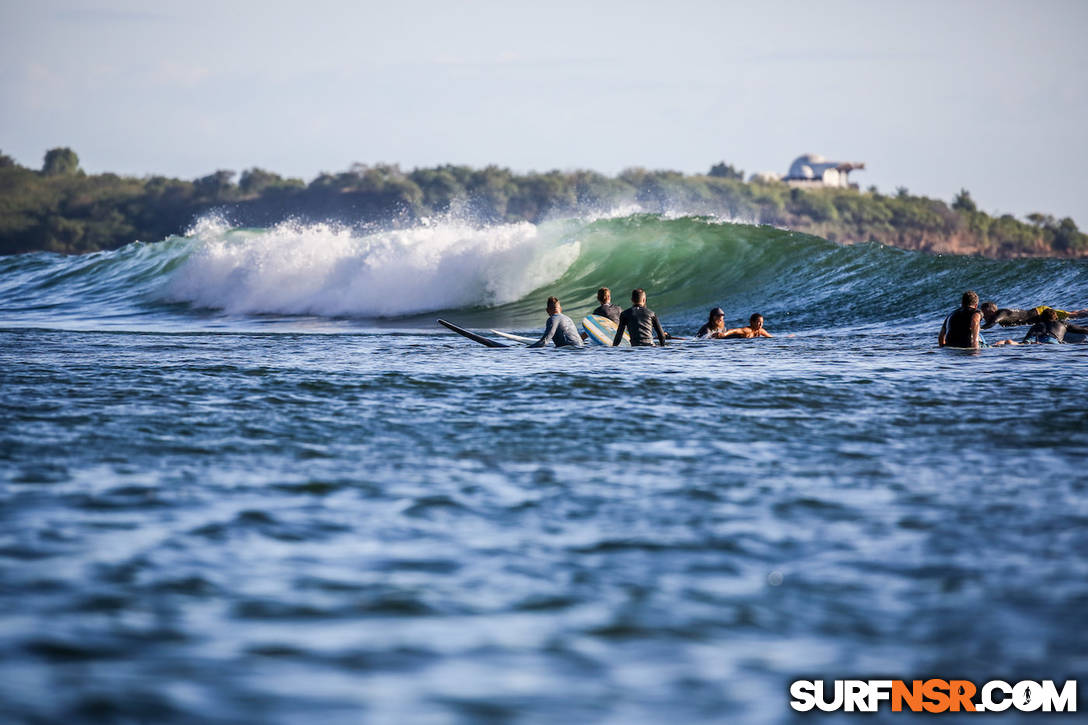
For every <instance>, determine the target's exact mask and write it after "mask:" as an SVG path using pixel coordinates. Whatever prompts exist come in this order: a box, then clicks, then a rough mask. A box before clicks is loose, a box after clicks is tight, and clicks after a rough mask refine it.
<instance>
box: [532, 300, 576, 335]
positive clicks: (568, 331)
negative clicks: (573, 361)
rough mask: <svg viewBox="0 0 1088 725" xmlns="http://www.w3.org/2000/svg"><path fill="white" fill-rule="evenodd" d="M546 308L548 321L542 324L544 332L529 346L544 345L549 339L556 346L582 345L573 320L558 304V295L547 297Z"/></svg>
mask: <svg viewBox="0 0 1088 725" xmlns="http://www.w3.org/2000/svg"><path fill="white" fill-rule="evenodd" d="M547 310H548V321H547V322H546V323H545V324H544V334H543V335H541V336H540V339H539V340H537V341H536V342H534V343H533V344H532V345H529V347H544V346H545V345H547V344H548V341H549V340H552V341H554V342H555V346H556V347H567V346H568V345H570V346H572V347H582V336H581V335H579V334H578V328H577V327H575V326H574V320H572V319H570V318H569V317H567V316H566V315H564V314H563V306H562V305H561V304H559V298H558V297H549V298H548V307H547Z"/></svg>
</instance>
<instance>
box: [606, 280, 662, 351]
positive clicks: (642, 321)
mask: <svg viewBox="0 0 1088 725" xmlns="http://www.w3.org/2000/svg"><path fill="white" fill-rule="evenodd" d="M616 325H617V329H616V338H615V339H614V340H613V341H612V347H618V346H619V344H620V343H621V342H623V333H624V331H625V330H626V331H628V332H630V334H631V347H640V346H642V347H644V346H648V345H649V346H652V345H653V344H654V337H653V336H654V334H656V335H657V340H658V342H659V343H660V345H661V346H662V347H664V346H665V330H663V329H662V328H661V321H660V320H658V319H657V315H656V314H654V312H653V310H651V309H650V308H649V307H647V306H646V290H644V289H642V288H639V289H637V290H634V291H632V292H631V306H630V307H628V308H627V309H626V310H624V311H623V312H622V313H620V321H619V322H617V323H616Z"/></svg>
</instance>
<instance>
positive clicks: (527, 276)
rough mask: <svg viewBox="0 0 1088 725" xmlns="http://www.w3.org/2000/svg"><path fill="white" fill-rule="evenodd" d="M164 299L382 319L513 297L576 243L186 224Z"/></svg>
mask: <svg viewBox="0 0 1088 725" xmlns="http://www.w3.org/2000/svg"><path fill="white" fill-rule="evenodd" d="M192 233H193V234H194V237H195V249H194V251H193V252H192V254H191V255H190V256H189V258H188V259H187V260H186V261H185V263H184V264H182V265H181V266H180V267H179V268H178V269H177V271H176V272H175V273H174V274H173V275H172V277H171V279H170V280H169V281H168V283H167V286H166V289H165V291H164V296H165V297H166V298H167V299H169V300H171V301H178V302H188V303H190V304H193V305H195V306H198V307H206V308H214V309H222V310H225V311H227V312H229V313H232V314H254V313H269V314H314V315H323V316H358V317H385V316H397V315H408V314H414V313H422V312H430V311H435V310H443V309H455V308H461V307H472V306H485V307H489V306H495V305H501V304H505V303H508V302H513V301H515V300H518V299H520V298H521V297H523V296H524V295H526V294H528V293H529V292H531V291H532V290H534V289H536V288H538V287H540V286H542V285H545V284H547V283H549V282H553V281H555V280H556V279H558V278H559V277H560V276H562V274H563V273H564V272H565V271H566V270H567V268H568V267H570V265H571V264H572V263H573V262H574V261H575V259H577V258H578V254H579V252H580V251H581V243H580V242H578V241H576V240H569V239H563V238H561V237H560V227H559V226H555V227H554V232H553V233H551V234H549V233H548V226H547V225H545V226H543V227H537V226H536V225H533V224H530V223H528V222H523V223H518V224H502V225H495V226H490V227H484V228H479V227H473V226H470V225H468V224H464V223H458V222H440V223H430V224H424V225H421V226H418V227H414V228H411V229H404V230H394V231H383V232H375V233H370V234H359V233H358V232H353V231H352V230H350V229H346V228H338V227H334V226H330V225H327V224H312V225H300V224H295V223H284V224H280V225H278V226H275V227H273V228H271V229H266V230H224V229H223V228H222V227H220V226H218V225H216V224H209V225H208V226H206V227H197V228H194V230H193V232H192Z"/></svg>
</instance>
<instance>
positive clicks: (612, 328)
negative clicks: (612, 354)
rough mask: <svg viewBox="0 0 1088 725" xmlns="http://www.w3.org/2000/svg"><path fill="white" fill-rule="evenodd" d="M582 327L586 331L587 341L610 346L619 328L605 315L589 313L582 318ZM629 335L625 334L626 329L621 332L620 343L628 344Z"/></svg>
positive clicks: (629, 341)
mask: <svg viewBox="0 0 1088 725" xmlns="http://www.w3.org/2000/svg"><path fill="white" fill-rule="evenodd" d="M582 329H583V330H585V331H586V335H588V336H589V341H590V342H592V343H595V344H597V345H605V346H607V347H611V346H612V341H613V340H615V339H616V330H618V329H619V328H618V327H617V326H616V323H615V322H613V321H612V320H610V319H608V318H607V317H601V316H600V315H590V316H589V317H587V318H585V319H584V320H582ZM630 344H631V336H630V335H628V334H627V331H626V330H624V332H623V342H621V343H620V345H630Z"/></svg>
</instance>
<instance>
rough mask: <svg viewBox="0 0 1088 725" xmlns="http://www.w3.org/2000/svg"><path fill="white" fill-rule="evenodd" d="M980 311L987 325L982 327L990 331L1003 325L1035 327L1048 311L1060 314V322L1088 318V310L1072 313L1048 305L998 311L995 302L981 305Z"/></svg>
mask: <svg viewBox="0 0 1088 725" xmlns="http://www.w3.org/2000/svg"><path fill="white" fill-rule="evenodd" d="M978 309H979V311H980V312H982V318H983V319H984V320H985V323H984V324H983V325H982V329H983V330H989V329H990V328H991V327H993V326H994V325H1001V326H1002V327H1013V326H1015V325H1034V324H1035V323H1037V322H1041V321H1042V320H1043V313H1044V312H1046V311H1047V310H1054V311H1055V312H1056V313H1058V320H1059V321H1061V322H1064V321H1066V320H1068V319H1069V318H1070V317H1072V318H1073V319H1076V318H1078V317H1088V310H1073V311H1072V312H1066V311H1065V310H1058V309H1054V308H1053V307H1047V306H1046V305H1041V306H1039V307H1032V308H1031V309H1030V310H1018V309H1010V308H1008V307H1002V308H1001V309H998V307H997V304H996V303H994V302H983V303H982V304H981V305H979V308H978Z"/></svg>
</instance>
